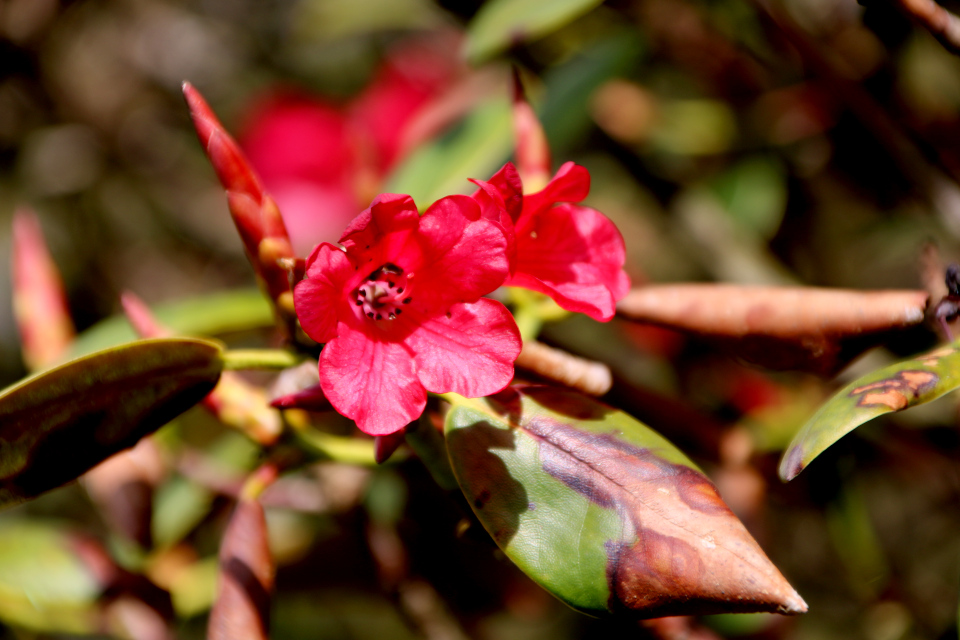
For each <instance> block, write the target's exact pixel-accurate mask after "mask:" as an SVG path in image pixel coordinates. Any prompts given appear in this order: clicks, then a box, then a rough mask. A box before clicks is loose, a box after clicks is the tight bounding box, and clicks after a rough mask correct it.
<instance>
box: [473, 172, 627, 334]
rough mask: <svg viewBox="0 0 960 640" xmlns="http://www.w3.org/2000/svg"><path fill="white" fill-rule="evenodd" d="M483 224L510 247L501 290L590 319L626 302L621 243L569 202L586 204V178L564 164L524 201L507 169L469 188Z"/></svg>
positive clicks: (589, 212) (610, 228)
mask: <svg viewBox="0 0 960 640" xmlns="http://www.w3.org/2000/svg"><path fill="white" fill-rule="evenodd" d="M475 182H476V184H477V185H479V186H480V190H479V191H478V192H477V193H476V194H474V196H473V197H474V198H475V199H476V200H477V202H478V203H479V204H480V205H481V206H482V207H483V212H484V213H483V215H484V217H485V218H490V219H493V220H496V221H498V222H499V223H500V225H501V226H502V227H503V228H504V229H505V231H506V234H507V237H508V242H509V243H510V250H509V255H510V258H511V260H510V262H511V265H510V278H509V279H508V280H507V282H506V284H507V285H508V286H513V287H523V288H525V289H531V290H533V291H539V292H541V293H545V294H546V295H548V296H550V297H551V298H553V299H554V300H555V301H556V302H557V304H558V305H560V306H561V307H563V308H564V309H567V310H568V311H577V312H580V313H585V314H587V315H588V316H590V317H591V318H594V319H596V320H602V321H606V320H609V319H610V318H612V317H613V314H614V312H615V311H616V303H617V300H619V299H620V298H622V297H623V296H625V295H627V291H629V289H630V278H629V277H628V276H627V274H626V273H625V272H624V270H623V264H624V261H625V260H626V250H625V248H624V244H623V236H621V235H620V231H619V230H618V229H617V227H616V225H614V224H613V223H612V222H611V221H610V220H609V219H608V218H607V217H606V216H604V215H603V214H602V213H600V212H599V211H597V210H596V209H591V208H590V207H584V206H580V205H577V204H575V203H577V202H580V201H581V200H583V199H584V198H586V197H587V193H589V191H590V174H589V173H588V172H587V170H586V169H585V168H583V167H581V166H579V165H577V164H574V163H573V162H567V163H566V164H564V165H563V166H562V167H560V170H559V171H557V173H556V175H555V176H554V177H553V179H552V180H550V182H549V183H548V184H547V186H546V187H544V188H543V190H542V191H538V192H537V193H532V194H529V195H522V194H523V188H522V184H521V182H520V176H519V174H518V173H517V170H516V169H515V168H514V166H513V165H512V164H510V163H508V164H507V165H505V166H504V167H503V168H502V169H501V170H500V171H499V172H497V174H496V175H494V176H493V178H491V179H490V181H489V182H481V181H475Z"/></svg>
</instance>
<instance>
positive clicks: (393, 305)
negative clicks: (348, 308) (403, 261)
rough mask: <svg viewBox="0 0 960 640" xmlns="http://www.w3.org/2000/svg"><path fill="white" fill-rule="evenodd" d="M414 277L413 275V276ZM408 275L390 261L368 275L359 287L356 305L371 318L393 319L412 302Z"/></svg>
mask: <svg viewBox="0 0 960 640" xmlns="http://www.w3.org/2000/svg"><path fill="white" fill-rule="evenodd" d="M411 277H412V276H411ZM408 279H409V278H408V277H407V275H405V274H404V273H403V269H401V268H400V267H398V266H397V265H395V264H393V263H391V262H388V263H386V264H385V265H383V266H381V267H380V268H378V269H376V270H374V271H373V273H371V274H370V275H369V276H367V279H366V281H364V283H363V284H361V285H360V286H359V287H358V288H357V293H356V297H357V299H356V303H355V304H356V305H357V306H358V307H362V310H363V314H364V315H365V316H367V317H368V318H370V319H371V320H393V319H395V318H396V317H397V316H398V315H400V314H401V313H403V309H402V307H403V306H404V305H407V304H410V302H411V301H412V300H413V298H411V297H410V291H409V284H408V282H407V281H408Z"/></svg>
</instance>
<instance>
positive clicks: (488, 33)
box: [467, 0, 601, 63]
mask: <svg viewBox="0 0 960 640" xmlns="http://www.w3.org/2000/svg"><path fill="white" fill-rule="evenodd" d="M600 4H601V3H600V2H598V0H553V1H552V2H541V1H540V0H492V1H491V2H487V3H486V4H484V5H483V6H482V7H481V9H480V11H478V12H477V15H476V16H475V17H474V19H473V21H472V22H471V23H470V26H469V27H468V29H467V38H468V40H467V59H468V60H470V61H471V62H474V63H477V62H481V61H483V60H486V59H487V58H489V57H491V56H493V55H495V54H496V53H499V52H500V51H503V50H504V49H507V48H509V47H510V46H511V45H513V44H515V43H517V42H523V41H528V40H535V39H536V38H539V37H542V36H544V35H546V34H548V33H550V32H551V31H553V30H555V29H558V28H560V27H562V26H563V25H565V24H567V23H568V22H571V21H572V20H574V19H575V18H577V17H579V16H581V15H583V14H584V13H586V12H587V11H589V10H590V9H593V8H594V7H596V6H598V5H600Z"/></svg>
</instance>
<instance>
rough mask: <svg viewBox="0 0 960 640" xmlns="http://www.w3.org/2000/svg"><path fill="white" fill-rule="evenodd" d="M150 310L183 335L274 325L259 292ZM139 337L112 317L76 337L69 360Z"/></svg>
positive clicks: (234, 293)
mask: <svg viewBox="0 0 960 640" xmlns="http://www.w3.org/2000/svg"><path fill="white" fill-rule="evenodd" d="M151 311H153V313H154V315H156V317H157V320H158V321H159V322H160V323H161V324H163V325H164V326H166V327H169V328H170V329H171V330H172V331H173V332H174V333H177V334H180V335H194V336H216V335H222V334H225V333H232V332H236V331H248V330H251V329H262V328H264V327H272V326H273V325H274V324H275V320H274V316H273V309H272V308H271V307H270V302H269V301H268V300H267V299H266V298H265V297H264V295H263V293H261V292H260V290H259V289H240V290H237V291H226V292H220V293H212V294H208V295H204V296H203V297H199V298H189V299H185V300H178V301H176V302H170V303H167V304H161V305H157V306H156V307H151ZM137 337H138V336H137V334H136V333H135V332H134V330H133V327H131V326H130V323H129V322H127V319H126V318H125V317H124V316H123V315H116V316H112V317H110V318H107V319H106V320H103V321H101V322H98V323H97V324H95V325H93V326H92V327H90V328H89V329H87V330H86V331H84V332H83V333H81V334H80V335H79V336H77V339H76V340H75V341H74V343H73V345H71V347H70V351H69V352H68V354H67V358H66V359H73V358H79V357H80V356H85V355H87V354H88V353H93V352H94V351H99V350H101V349H106V348H107V347H113V346H116V345H118V344H123V343H125V342H131V341H133V340H136V339H137Z"/></svg>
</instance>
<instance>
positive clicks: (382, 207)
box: [340, 193, 420, 251]
mask: <svg viewBox="0 0 960 640" xmlns="http://www.w3.org/2000/svg"><path fill="white" fill-rule="evenodd" d="M419 220H420V212H419V211H417V206H416V205H415V204H414V203H413V198H411V197H410V196H408V195H403V194H398V193H381V194H380V195H378V196H377V197H376V198H374V200H373V202H372V203H370V207H369V208H368V209H364V210H363V212H362V213H360V215H358V216H357V217H356V218H354V219H353V222H351V223H350V224H349V225H348V226H347V228H346V230H345V231H344V232H343V235H342V236H340V244H342V245H343V246H344V247H346V248H347V249H348V250H349V249H357V250H359V251H364V250H366V249H368V248H370V247H372V246H373V245H375V244H376V243H377V242H378V241H379V240H381V239H382V238H383V237H384V236H386V235H388V234H391V233H395V232H398V231H409V230H411V229H415V228H416V227H417V224H418V222H419Z"/></svg>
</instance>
